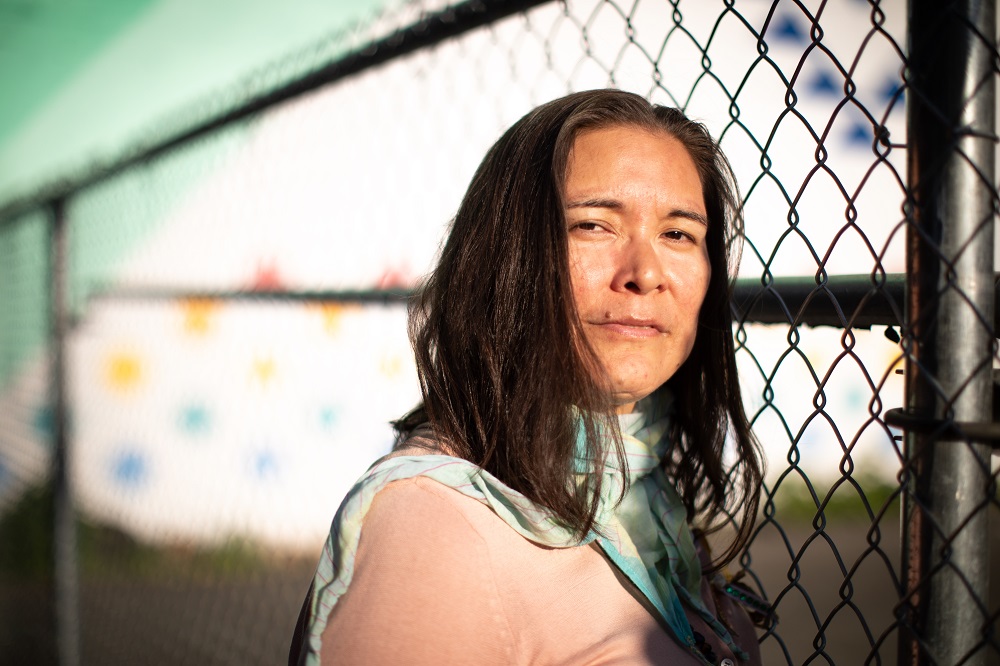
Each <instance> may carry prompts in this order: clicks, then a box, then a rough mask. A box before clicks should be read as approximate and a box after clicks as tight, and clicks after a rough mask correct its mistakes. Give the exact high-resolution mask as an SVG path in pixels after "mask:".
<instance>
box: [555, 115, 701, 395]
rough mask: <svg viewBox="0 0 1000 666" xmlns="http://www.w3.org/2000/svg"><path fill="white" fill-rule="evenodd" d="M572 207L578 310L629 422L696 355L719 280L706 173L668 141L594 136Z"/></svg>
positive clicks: (573, 159) (585, 147) (644, 135)
mask: <svg viewBox="0 0 1000 666" xmlns="http://www.w3.org/2000/svg"><path fill="white" fill-rule="evenodd" d="M564 207H565V217H566V225H567V231H568V236H569V268H570V277H571V279H572V283H573V296H574V298H575V301H576V309H577V312H578V313H579V315H580V319H581V321H582V322H583V329H584V332H585V334H586V337H587V341H588V342H589V343H590V345H591V347H593V349H594V351H595V352H596V353H597V356H598V358H599V359H600V361H601V363H602V364H603V366H604V370H605V373H606V375H607V378H608V380H609V381H610V389H611V392H612V395H613V399H614V403H615V405H617V407H618V411H619V413H626V412H630V411H632V407H633V406H634V405H635V402H636V401H637V400H640V399H641V398H644V397H646V396H647V395H649V394H650V393H652V392H653V391H655V390H656V389H657V388H659V387H660V386H661V385H662V384H663V383H664V382H666V381H667V380H668V379H670V378H671V377H672V376H673V374H674V373H675V372H676V371H677V369H678V368H679V367H680V366H681V365H682V364H683V363H684V361H685V360H686V359H687V357H688V355H689V354H690V353H691V349H692V347H693V346H694V340H695V335H696V334H697V330H698V312H699V310H700V309H701V304H702V301H703V300H704V299H705V293H706V292H707V290H708V282H709V277H710V276H711V272H712V271H711V265H710V263H709V258H708V248H707V245H706V234H707V232H708V219H707V215H706V212H705V199H704V196H703V194H702V188H701V182H700V180H699V177H698V172H697V170H696V168H695V165H694V162H693V160H692V159H691V156H690V155H689V154H688V152H687V149H686V148H685V147H684V146H683V144H681V143H680V141H678V140H677V139H675V138H673V137H672V136H670V135H668V134H666V133H660V132H655V133H654V132H650V131H648V130H644V129H636V128H632V127H610V128H605V129H598V130H590V131H585V132H582V133H581V134H579V135H578V136H577V137H576V140H575V141H574V143H573V148H572V150H571V151H570V155H569V162H568V164H567V169H566V180H565V192H564Z"/></svg>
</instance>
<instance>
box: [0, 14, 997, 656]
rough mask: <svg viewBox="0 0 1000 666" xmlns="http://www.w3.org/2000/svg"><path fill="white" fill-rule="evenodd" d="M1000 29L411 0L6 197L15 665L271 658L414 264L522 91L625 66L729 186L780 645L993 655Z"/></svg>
mask: <svg viewBox="0 0 1000 666" xmlns="http://www.w3.org/2000/svg"><path fill="white" fill-rule="evenodd" d="M908 11H909V13H908ZM908 16H909V21H908ZM994 24H995V17H994V15H993V9H992V3H931V2H926V3H923V2H915V1H914V2H912V3H911V7H910V8H909V9H908V7H907V6H906V5H905V4H904V3H903V2H902V0H896V1H891V2H890V1H884V2H874V1H870V2H863V1H858V0H834V1H831V2H794V1H789V0H775V1H773V2H772V1H769V0H737V1H733V0H718V1H716V0H713V1H711V2H709V1H707V0H705V1H699V2H693V1H692V0H683V1H682V0H670V1H668V0H634V1H632V2H629V1H628V0H616V1H604V0H573V1H566V2H538V1H537V0H536V1H522V2H503V1H501V0H478V1H473V2H468V3H461V4H454V5H447V4H444V3H440V2H433V1H432V0H426V1H424V2H411V3H406V4H402V5H398V6H392V7H390V8H388V9H386V10H385V11H384V12H383V13H382V14H381V15H380V16H378V17H375V18H374V19H373V20H371V21H370V22H367V23H365V24H363V25H358V26H354V27H351V28H350V29H349V30H346V31H344V32H343V33H340V34H337V35H334V36H331V38H330V39H329V40H327V41H326V42H324V43H322V44H317V45H313V46H311V47H310V48H308V49H304V50H303V51H302V52H301V53H298V54H294V56H293V57H291V58H289V59H288V60H287V61H283V62H280V63H276V64H275V65H274V66H273V67H271V68H268V69H266V70H263V71H261V72H259V73H258V74H257V75H255V76H253V77H251V78H249V79H247V80H246V81H244V82H243V83H242V84H241V85H240V86H238V87H235V88H233V89H231V90H227V91H223V92H221V93H220V94H219V95H217V96H214V97H213V98H212V99H211V100H207V101H206V102H205V103H203V104H200V105H195V106H193V107H191V108H190V109H188V110H186V111H184V112H183V113H178V114H173V115H171V116H170V117H168V118H166V119H165V121H164V122H163V123H162V124H160V125H159V126H158V127H157V128H155V129H154V130H152V131H151V132H150V134H149V135H148V136H146V137H142V138H141V139H140V140H139V141H137V142H136V144H135V146H136V148H135V150H134V151H132V152H130V153H128V154H126V155H123V156H120V157H118V158H113V159H109V160H107V161H106V162H102V163H97V164H94V165H93V167H92V168H90V169H88V170H86V171H85V172H83V173H78V174H72V175H71V177H70V178H69V179H67V180H65V181H60V182H59V183H58V184H56V185H53V186H52V187H48V188H41V189H40V190H39V191H38V192H35V193H30V194H29V195H27V196H25V197H24V198H21V199H17V200H13V201H10V202H8V203H7V204H5V205H4V207H3V208H2V209H0V277H2V279H0V409H2V411H0V423H2V427H0V529H2V531H3V533H2V535H0V590H2V592H0V604H2V609H3V613H4V617H5V621H4V622H3V623H0V656H2V660H3V661H4V662H5V663H7V662H9V663H42V664H44V663H61V664H75V663H84V664H115V663H155V664H170V663H178V664H179V663H206V664H230V663H232V664H237V663H238V664H247V663H275V662H280V661H282V659H283V655H284V654H285V651H286V649H287V643H288V639H289V637H290V635H291V630H292V627H293V625H294V620H295V616H296V613H297V610H298V606H299V604H300V602H301V599H302V595H303V594H304V592H305V589H306V587H307V586H308V581H309V579H310V578H311V575H312V571H313V567H314V566H315V561H316V557H317V555H318V552H319V549H320V547H321V544H322V540H323V538H324V535H325V533H326V530H327V528H328V525H329V520H330V518H331V517H332V515H333V512H334V511H335V509H336V506H337V504H338V503H339V499H340V496H341V495H342V494H343V492H345V491H346V489H347V488H348V487H349V485H350V483H351V482H352V481H353V479H354V478H355V477H357V476H358V475H359V474H360V473H361V471H363V470H364V468H365V467H366V466H367V465H368V464H369V463H370V462H371V460H373V459H374V458H375V457H376V456H378V455H380V454H381V453H383V452H384V451H386V450H387V449H388V446H389V444H390V441H391V431H390V429H389V427H388V425H387V421H388V420H389V419H391V418H393V417H395V416H398V415H399V414H401V413H403V412H404V411H406V410H407V409H408V408H409V407H410V406H412V404H413V403H415V401H416V400H417V399H418V395H419V394H418V390H417V386H416V381H415V376H414V370H413V366H412V361H411V359H410V354H409V348H408V343H407V341H406V332H405V307H404V305H403V304H404V300H405V295H406V294H407V293H408V291H409V290H410V289H412V288H413V287H414V285H415V284H416V283H417V282H418V281H419V278H420V276H421V275H422V274H424V273H425V272H426V271H427V270H428V269H429V268H430V266H431V265H432V263H433V260H434V256H435V253H436V251H437V247H438V243H439V242H440V240H441V238H442V236H443V234H444V232H445V230H446V225H447V222H448V220H449V219H450V218H451V217H452V215H453V214H454V211H455V210H456V208H457V206H458V203H459V200H460V197H461V195H462V192H463V190H464V188H465V185H466V183H467V182H468V180H469V178H470V177H471V174H472V171H473V170H474V168H475V166H476V165H477V164H478V161H479V160H480V159H481V157H482V155H483V154H484V153H485V150H486V148H487V147H488V146H489V145H490V144H491V143H492V142H493V141H494V140H495V139H496V137H497V136H498V135H499V133H500V132H501V131H502V130H503V129H504V128H505V127H507V126H509V125H510V124H511V123H512V122H514V121H515V120H516V119H517V118H518V117H520V116H521V115H522V114H523V113H525V112H526V111H527V110H529V109H530V108H532V107H533V106H535V105H537V104H539V103H542V102H544V101H547V100H549V99H552V98H554V97H557V96H559V95H562V94H565V93H567V92H569V91H573V90H581V89H587V88H598V87H606V86H615V87H620V88H624V89H628V90H632V91H635V92H638V93H640V94H643V95H645V96H647V97H649V98H650V99H651V100H653V101H656V102H659V103H664V104H669V105H674V106H680V107H682V108H683V109H684V110H685V111H686V112H687V113H688V115H690V116H692V117H694V118H698V119H700V120H702V121H704V122H705V123H706V124H707V125H708V127H709V129H710V130H711V132H712V134H713V135H714V136H716V137H718V138H719V140H720V142H721V144H722V146H723V148H724V150H725V151H726V153H727V155H728V156H729V158H730V160H731V162H732V164H733V167H734V170H735V173H736V175H737V178H738V180H739V183H740V186H741V188H742V192H743V196H744V203H745V216H746V244H745V248H744V253H743V260H742V263H741V265H740V268H739V274H738V276H736V277H737V278H738V279H737V290H736V295H735V298H734V312H736V314H737V322H738V323H737V325H736V326H735V328H734V335H735V336H736V341H737V345H738V351H737V356H738V359H739V363H740V370H741V380H742V381H743V382H744V395H745V396H746V398H747V409H748V413H749V414H750V416H751V418H752V420H753V427H754V431H755V432H756V433H757V436H758V437H759V439H760V440H761V442H762V444H763V445H764V448H765V451H766V453H767V464H768V474H767V479H766V485H765V489H764V491H765V502H764V506H763V509H762V513H761V515H760V516H759V519H758V527H757V530H756V533H755V536H754V539H753V541H752V542H751V544H750V547H749V550H748V552H747V553H746V555H745V556H744V557H743V560H742V562H741V564H742V565H743V566H744V567H745V568H746V572H747V574H746V575H747V579H748V580H749V581H750V582H751V583H752V584H753V585H755V586H756V587H757V588H758V589H759V591H760V592H761V593H762V594H763V595H764V597H765V598H766V599H767V600H768V601H769V602H770V603H771V604H772V606H773V608H774V610H775V613H776V615H777V617H778V621H777V622H776V623H775V624H773V625H772V626H771V627H769V628H767V629H766V630H765V631H764V632H763V633H762V635H761V647H762V651H763V655H764V661H765V663H767V664H808V663H829V664H861V663H865V664H883V663H884V664H893V663H900V664H902V663H907V664H991V663H998V659H1000V639H998V637H997V628H998V620H1000V594H998V591H997V587H998V585H997V583H998V582H1000V571H998V570H997V569H998V567H997V565H996V564H995V562H994V560H997V559H1000V558H995V557H994V558H991V557H990V552H991V545H992V546H994V547H996V546H1000V543H998V542H1000V537H998V534H1000V526H998V524H997V521H998V519H1000V503H998V495H997V473H998V469H997V462H996V461H997V458H996V456H991V454H990V450H991V443H994V442H996V440H997V437H996V430H995V426H994V425H993V415H992V414H993V412H992V409H993V401H992V395H993V393H992V392H993V386H994V384H993V368H994V366H996V365H998V364H997V348H996V342H995V340H996V336H995V325H994V314H995V308H994V298H995V288H994V277H993V276H994V260H993V247H994V238H993V222H994V220H995V216H996V210H997V195H996V192H997V190H996V179H995V175H994V173H993V160H994V151H995V143H996V142H995V128H994V119H993V115H994V113H995V111H994V108H995V101H994V99H995V96H994V87H995V79H996V74H997V70H996V63H997V49H996V40H995V36H994V33H995V25H994ZM994 552H995V551H994ZM991 569H992V577H991V576H990V573H991ZM991 580H992V585H993V588H992V590H991V589H990V584H991V583H990V581H991Z"/></svg>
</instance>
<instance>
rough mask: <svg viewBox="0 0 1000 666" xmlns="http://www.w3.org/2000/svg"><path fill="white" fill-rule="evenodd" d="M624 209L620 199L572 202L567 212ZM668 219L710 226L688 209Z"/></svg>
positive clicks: (701, 216) (671, 214) (696, 213)
mask: <svg viewBox="0 0 1000 666" xmlns="http://www.w3.org/2000/svg"><path fill="white" fill-rule="evenodd" d="M624 207H625V204H623V203H622V202H621V201H619V200H618V199H580V200H579V201H571V202H569V203H568V204H566V209H567V210H572V209H574V208H609V209H611V210H621V209H623V208H624ZM667 217H668V218H671V217H682V218H684V219H687V220H691V221H692V222H697V223H699V224H704V225H705V226H706V227H707V226H708V218H706V217H705V216H704V215H702V214H701V213H699V212H697V211H694V210H689V209H686V208H675V209H673V210H672V211H670V213H669V214H668V215H667Z"/></svg>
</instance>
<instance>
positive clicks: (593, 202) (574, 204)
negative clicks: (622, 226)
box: [566, 199, 625, 210]
mask: <svg viewBox="0 0 1000 666" xmlns="http://www.w3.org/2000/svg"><path fill="white" fill-rule="evenodd" d="M624 207H625V204H623V203H622V202H621V201H618V199H581V200H580V201H571V202H570V203H568V204H566V208H611V209H612V210H621V209H622V208H624Z"/></svg>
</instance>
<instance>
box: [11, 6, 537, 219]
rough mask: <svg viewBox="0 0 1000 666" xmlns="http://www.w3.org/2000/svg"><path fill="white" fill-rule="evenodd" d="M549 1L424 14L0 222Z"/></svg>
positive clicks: (74, 180)
mask: <svg viewBox="0 0 1000 666" xmlns="http://www.w3.org/2000/svg"><path fill="white" fill-rule="evenodd" d="M550 1H551V0H466V1H465V2H461V3H459V4H456V5H450V6H447V7H445V8H444V9H442V10H440V11H437V12H433V13H427V14H424V15H422V16H421V17H420V18H419V19H418V20H417V21H416V22H414V23H411V24H410V25H408V26H405V27H403V28H400V29H398V30H396V31H394V32H392V33H390V34H389V35H387V36H385V37H382V38H380V39H376V40H375V41H372V42H369V43H367V44H363V45H361V46H359V47H358V48H356V49H355V50H353V51H350V52H348V53H346V54H344V55H343V56H341V57H339V58H337V59H335V60H333V61H332V62H330V63H329V64H327V65H324V66H322V67H320V68H318V69H316V70H315V71H312V72H309V73H307V74H306V75H304V76H302V77H300V78H295V79H293V80H292V81H289V82H287V83H285V84H284V85H280V86H278V87H276V88H273V89H270V90H266V91H264V92H262V93H259V94H256V95H251V96H250V97H248V98H247V99H246V100H245V101H244V102H243V103H241V104H238V105H236V106H233V107H231V108H227V109H224V110H223V111H221V112H219V113H216V114H215V115H212V116H210V117H209V118H207V119H204V120H202V121H201V122H198V123H196V124H194V125H192V126H190V127H188V128H185V129H183V130H181V131H179V132H176V133H174V134H170V135H168V136H166V137H165V138H162V139H160V140H157V141H154V142H151V143H145V144H144V143H139V144H137V145H133V146H132V147H131V148H128V149H126V150H125V151H124V152H123V153H122V154H121V155H119V156H118V157H115V158H111V159H109V160H107V161H99V162H97V163H95V164H93V165H92V166H91V167H89V168H87V169H86V170H85V171H84V172H82V173H80V174H78V175H64V176H61V177H58V178H56V179H54V180H53V181H51V182H49V183H47V184H45V185H43V186H41V187H39V188H36V189H34V190H33V191H32V192H30V193H27V194H24V195H15V196H14V197H12V198H10V199H8V200H7V201H6V202H0V228H2V227H3V226H5V225H6V224H9V223H10V222H12V221H13V220H15V219H17V218H18V217H20V216H22V215H24V214H27V213H29V212H32V211H35V210H38V209H43V208H47V207H50V206H52V205H53V204H54V203H55V202H58V201H64V200H65V199H67V198H68V197H70V196H71V195H73V194H74V193H76V192H78V191H80V190H83V189H85V188H87V187H90V186H92V185H95V184H97V183H99V182H101V181H104V180H107V179H108V178H111V177H112V176H114V175H116V174H118V173H120V172H122V171H124V170H126V169H128V168H130V167H134V166H137V165H139V164H142V163H143V162H148V161H150V160H153V159H156V158H157V157H160V156H162V155H164V154H166V153H169V152H170V151H172V150H174V149H176V148H179V147H181V146H183V145H185V144H187V143H189V142H191V141H193V140H195V139H198V138H200V137H203V136H206V135H208V134H211V133H212V132H216V131H219V130H221V129H223V128H225V127H227V126H229V125H232V124H234V123H236V122H239V121H241V120H246V119H248V118H250V117H251V116H253V115H255V114H258V113H260V112H262V111H265V110H267V109H269V108H271V107H274V106H276V105H278V104H281V103H282V102H287V101H289V100H291V99H294V98H296V97H298V96H300V95H303V94H305V93H307V92H310V91H312V90H315V89H317V88H319V87H321V86H324V85H327V84H330V83H333V82H335V81H338V80H340V79H343V78H346V77H348V76H351V75H353V74H357V73H359V72H362V71H364V70H366V69H369V68H372V67H376V66H378V65H381V64H383V63H386V62H389V61H390V60H393V59H396V58H399V57H402V56H405V55H408V54H410V53H413V52H415V51H419V50H420V49H423V48H427V47H429V46H433V45H435V44H438V43H440V42H443V41H445V40H447V39H451V38H453V37H457V36H459V35H462V34H464V33H466V32H469V31H472V30H475V29H476V28H480V27H482V26H484V25H489V24H491V23H493V22H495V21H498V20H500V19H503V18H505V17H507V16H510V15H511V14H516V13H518V12H522V11H525V10H528V9H530V8H532V7H535V6H537V5H542V4H546V3H547V2H550Z"/></svg>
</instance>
